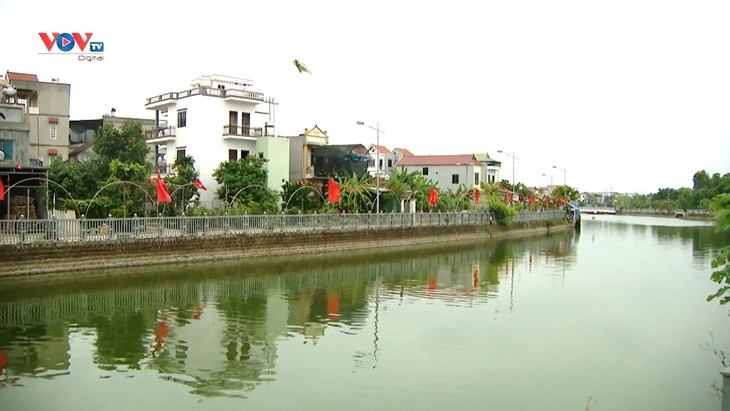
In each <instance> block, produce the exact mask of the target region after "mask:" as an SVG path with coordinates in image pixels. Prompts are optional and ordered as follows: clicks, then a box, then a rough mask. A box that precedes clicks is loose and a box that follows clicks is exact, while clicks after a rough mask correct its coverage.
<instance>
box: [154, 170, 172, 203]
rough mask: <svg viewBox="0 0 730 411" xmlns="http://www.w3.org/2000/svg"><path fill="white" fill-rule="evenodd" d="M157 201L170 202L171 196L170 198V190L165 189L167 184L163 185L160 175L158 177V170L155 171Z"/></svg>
mask: <svg viewBox="0 0 730 411" xmlns="http://www.w3.org/2000/svg"><path fill="white" fill-rule="evenodd" d="M157 202H158V203H172V198H170V192H169V191H167V186H166V185H165V182H164V181H162V177H160V172H159V171H158V172H157Z"/></svg>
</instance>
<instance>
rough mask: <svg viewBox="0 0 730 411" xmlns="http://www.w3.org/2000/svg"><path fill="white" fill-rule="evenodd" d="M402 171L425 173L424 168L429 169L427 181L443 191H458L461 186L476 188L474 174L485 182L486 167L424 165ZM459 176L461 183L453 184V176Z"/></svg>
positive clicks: (405, 167) (406, 167) (412, 166)
mask: <svg viewBox="0 0 730 411" xmlns="http://www.w3.org/2000/svg"><path fill="white" fill-rule="evenodd" d="M401 168H402V169H405V170H408V172H409V173H412V172H414V171H417V172H419V173H422V172H423V169H424V168H428V175H425V177H426V178H427V179H430V180H433V181H434V182H436V183H438V188H439V189H441V190H448V189H452V190H454V191H455V190H456V189H458V188H459V186H463V187H465V188H467V189H469V188H471V187H472V186H474V174H475V173H478V174H479V182H482V181H484V167H482V166H476V165H473V164H463V165H448V166H433V165H431V166H422V165H409V166H401ZM454 174H457V175H458V176H459V183H458V184H453V183H452V182H451V181H452V175H454Z"/></svg>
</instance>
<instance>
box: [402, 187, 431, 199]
mask: <svg viewBox="0 0 730 411" xmlns="http://www.w3.org/2000/svg"><path fill="white" fill-rule="evenodd" d="M426 191H427V190H426V189H424V190H411V192H410V194H408V197H406V198H404V199H403V200H405V201H410V200H411V198H413V199H416V200H417V198H416V197H417V194H420V195H422V196H424V197H425V196H426Z"/></svg>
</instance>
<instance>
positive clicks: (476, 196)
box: [474, 190, 479, 205]
mask: <svg viewBox="0 0 730 411" xmlns="http://www.w3.org/2000/svg"><path fill="white" fill-rule="evenodd" d="M474 205H479V190H474Z"/></svg>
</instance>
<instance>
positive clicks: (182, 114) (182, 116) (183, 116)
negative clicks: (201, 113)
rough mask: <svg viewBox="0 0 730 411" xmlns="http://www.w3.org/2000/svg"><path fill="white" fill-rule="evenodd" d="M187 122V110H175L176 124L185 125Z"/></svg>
mask: <svg viewBox="0 0 730 411" xmlns="http://www.w3.org/2000/svg"><path fill="white" fill-rule="evenodd" d="M187 123H188V112H187V110H179V111H178V112H177V126H178V127H185V126H186V125H187Z"/></svg>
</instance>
